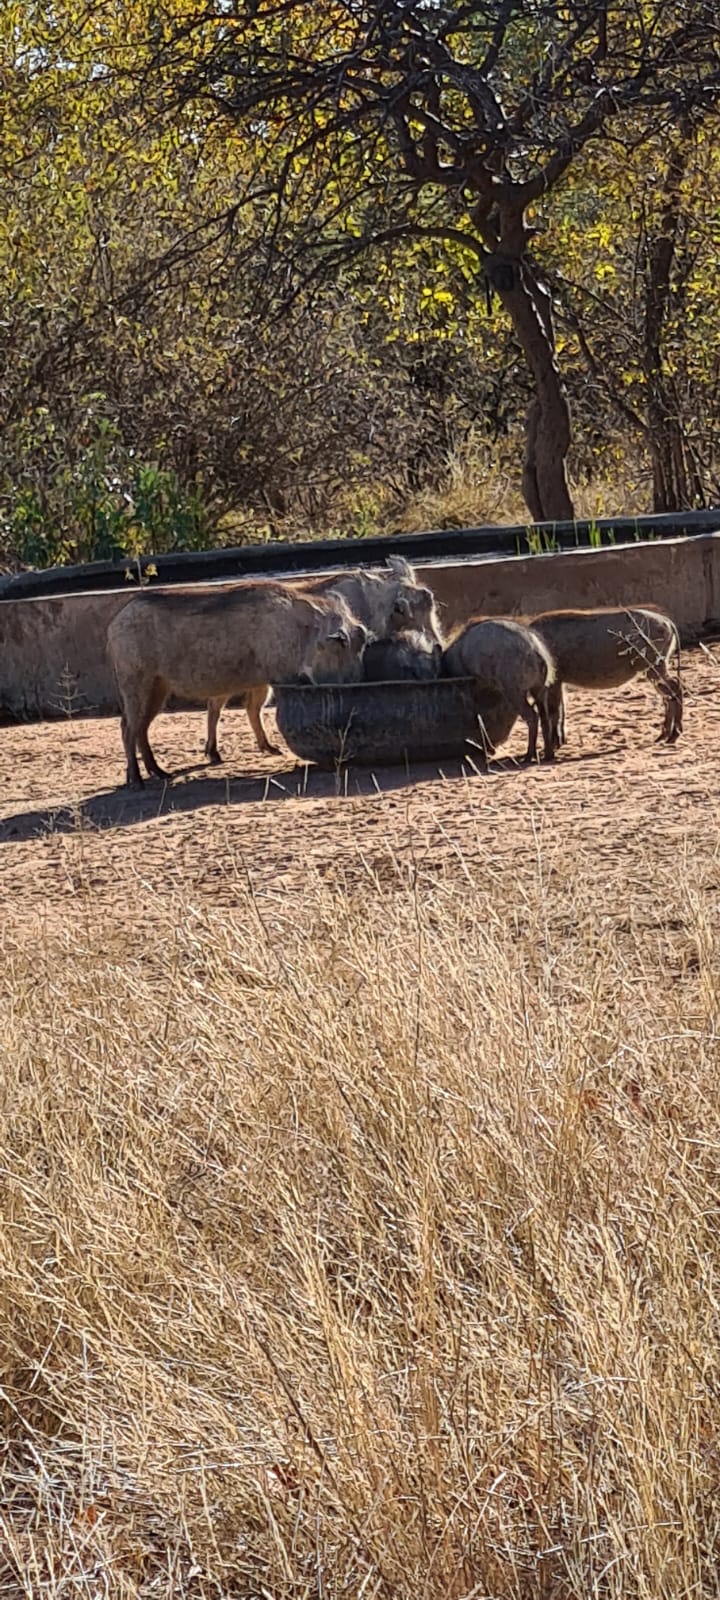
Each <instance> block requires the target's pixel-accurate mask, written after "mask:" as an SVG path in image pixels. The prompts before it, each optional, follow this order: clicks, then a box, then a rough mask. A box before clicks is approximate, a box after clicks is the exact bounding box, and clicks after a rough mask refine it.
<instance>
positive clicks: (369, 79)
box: [143, 0, 720, 520]
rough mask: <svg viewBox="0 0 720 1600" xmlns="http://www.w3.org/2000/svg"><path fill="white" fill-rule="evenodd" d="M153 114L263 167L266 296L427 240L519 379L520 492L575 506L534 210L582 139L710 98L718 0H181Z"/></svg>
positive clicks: (662, 119)
mask: <svg viewBox="0 0 720 1600" xmlns="http://www.w3.org/2000/svg"><path fill="white" fill-rule="evenodd" d="M153 82H154V83H156V84H159V85H160V88H161V95H162V97H163V104H164V106H165V108H166V109H167V106H168V104H169V103H170V104H174V105H175V106H177V105H178V104H181V105H183V106H187V105H188V104H195V105H199V106H201V107H202V108H203V112H204V114H205V115H206V116H207V118H208V120H209V121H212V119H213V117H216V118H217V117H219V118H221V119H225V120H226V121H227V122H228V123H229V124H232V125H234V126H235V127H236V128H237V129H238V131H239V132H241V134H242V137H243V139H244V140H245V141H246V143H247V146H248V148H252V149H253V150H254V152H255V158H256V160H257V161H258V163H261V164H262V165H263V168H264V171H265V174H266V175H267V173H268V171H269V169H270V167H273V168H274V179H273V197H272V203H269V204H268V205H267V207H266V210H265V219H264V246H265V250H266V265H265V279H264V284H265V287H267V285H268V283H269V282H271V281H273V282H274V283H275V284H277V282H278V281H279V282H281V283H282V284H283V285H284V287H285V289H286V291H287V292H288V293H290V294H291V293H297V292H298V287H299V285H301V284H305V283H307V281H308V279H311V278H312V276H313V275H314V274H316V273H319V272H327V271H331V270H336V269H337V268H338V266H339V265H340V264H341V263H344V262H347V261H348V259H349V258H351V257H352V256H353V255H356V254H357V253H358V252H360V251H365V250H367V249H370V248H373V247H374V248H376V249H378V248H394V247H396V246H397V245H398V243H399V242H400V241H405V242H407V241H408V240H418V239H434V240H437V241H439V242H440V243H441V244H442V245H443V246H444V248H445V249H446V250H447V252H448V254H449V256H450V257H451V258H452V260H453V261H454V262H455V264H456V268H457V270H458V271H459V272H464V273H465V275H466V276H467V275H470V274H472V275H474V277H475V281H476V282H477V281H478V275H479V274H481V275H482V283H481V285H480V288H481V292H482V293H484V294H486V295H487V298H488V302H490V300H491V299H492V298H493V297H494V296H496V297H497V299H498V300H499V301H500V302H501V304H502V306H503V307H504V309H505V311H506V312H507V314H508V316H509V318H510V320H511V322H512V326H513V328H514V331H515V334H516V336H517V339H518V341H519V343H520V345H521V347H522V350H523V352H524V356H525V359H526V361H527V364H528V367H529V369H530V373H531V375H532V380H533V385H534V395H533V399H532V403H531V405H530V409H529V413H528V418H527V437H526V451H525V462H524V470H523V492H524V495H525V498H526V501H527V504H528V507H529V509H530V512H531V514H532V516H533V518H535V519H536V520H545V519H559V518H564V517H570V516H572V514H573V506H572V501H571V497H570V493H569V489H568V483H567V476H566V459H567V454H568V449H569V445H570V415H569V407H568V401H567V396H566V392H565V386H564V383H563V378H562V374H561V372H560V369H559V366H558V360H557V351H556V341H555V333H554V326H553V306H552V298H551V294H550V292H549V289H548V287H547V284H546V282H545V281H544V279H543V275H542V273H541V271H540V268H539V265H538V257H537V251H536V244H535V241H536V233H535V228H534V226H533V222H534V218H533V209H534V208H537V207H538V206H539V205H540V204H541V203H542V206H543V208H545V209H546V210H547V207H548V205H549V204H550V203H551V202H552V201H553V199H554V197H555V194H556V191H558V190H559V189H560V186H561V185H562V184H563V181H564V180H566V178H567V175H568V173H569V172H570V170H571V169H572V168H573V166H574V165H576V164H577V163H578V162H579V161H580V160H581V158H582V157H583V153H584V152H585V151H586V149H587V148H588V147H589V146H590V145H591V143H593V142H595V143H597V142H599V141H606V140H608V139H609V136H610V134H611V132H612V131H613V130H614V129H616V128H618V127H621V128H625V127H628V126H629V125H632V129H633V136H634V138H635V139H636V140H638V141H642V140H643V139H645V138H647V137H648V136H649V134H650V133H651V132H655V133H658V131H662V130H666V131H667V130H674V129H679V128H681V127H682V126H685V125H686V124H687V123H688V120H689V119H692V116H693V115H694V114H695V113H696V112H697V111H706V112H707V111H710V110H713V109H714V108H715V107H716V105H717V100H718V90H719V88H720V22H719V21H718V20H717V18H716V5H715V0H677V3H673V0H666V3H665V4H663V6H661V7H660V6H657V5H656V4H654V3H652V0H601V3H597V0H592V3H590V0H453V3H450V0H375V3H372V4H369V3H366V0H228V3H227V4H223V5H221V6H219V7H217V8H214V9H213V8H211V9H210V10H208V8H207V7H205V6H204V5H203V6H200V5H195V4H193V3H192V0H190V3H189V4H187V5H185V6H184V7H183V10H182V17H181V20H180V21H179V22H178V23H177V25H176V26H167V27H166V28H165V30H164V33H163V38H162V40H161V43H160V44H159V46H158V48H157V49H156V50H155V52H154V54H153V56H152V59H151V60H150V62H149V63H148V65H147V68H144V69H143V85H144V89H145V91H146V92H147V91H148V86H149V85H151V84H152V83H153Z"/></svg>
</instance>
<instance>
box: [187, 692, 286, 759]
mask: <svg viewBox="0 0 720 1600" xmlns="http://www.w3.org/2000/svg"><path fill="white" fill-rule="evenodd" d="M266 699H267V684H265V683H262V684H260V685H258V686H257V687H255V688H253V689H248V690H247V692H246V694H245V695H244V696H243V705H244V707H245V710H246V711H247V715H248V722H249V723H250V727H251V728H252V731H253V733H254V735H255V743H256V745H257V747H258V750H261V751H262V754H263V755H265V756H279V754H280V751H279V749H278V747H277V745H276V744H271V743H270V740H269V739H268V737H267V734H266V732H265V729H264V727H263V723H262V716H261V712H262V708H263V706H264V704H265V701H266ZM226 705H227V700H208V715H207V739H206V741H205V755H206V756H207V757H208V759H209V761H210V765H211V766H212V767H218V766H220V763H221V762H222V756H221V754H220V751H219V750H218V742H217V730H218V723H219V721H220V716H221V714H222V712H223V710H224V708H225V706H226Z"/></svg>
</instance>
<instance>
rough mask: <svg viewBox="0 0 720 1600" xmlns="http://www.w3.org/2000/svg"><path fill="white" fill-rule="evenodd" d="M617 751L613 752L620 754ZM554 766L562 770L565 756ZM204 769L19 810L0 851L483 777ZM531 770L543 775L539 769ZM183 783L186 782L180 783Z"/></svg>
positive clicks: (5, 827)
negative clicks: (97, 832) (44, 839)
mask: <svg viewBox="0 0 720 1600" xmlns="http://www.w3.org/2000/svg"><path fill="white" fill-rule="evenodd" d="M620 748H621V746H618V747H617V749H620ZM614 753H615V750H614V749H613V750H608V749H607V748H605V749H603V750H598V751H592V752H589V753H588V754H586V755H579V756H574V757H572V758H571V764H573V765H574V764H575V763H576V762H580V761H599V760H601V759H603V758H604V757H606V756H608V755H612V754H614ZM558 765H563V766H565V765H568V757H567V755H564V756H563V757H562V758H561V761H560V762H559V763H558ZM209 770H210V769H209V768H208V767H207V766H206V765H205V763H204V762H203V763H196V764H194V765H192V766H186V767H180V768H176V769H175V770H174V772H173V775H172V779H173V781H172V782H170V783H161V782H158V781H156V780H152V781H148V782H147V783H146V784H145V785H144V787H143V788H142V789H127V788H125V786H124V785H123V786H122V787H120V788H117V789H104V790H100V791H98V793H97V794H92V795H88V796H87V797H86V798H84V799H82V800H79V801H77V803H74V802H72V801H69V802H68V803H66V804H59V805H55V806H40V807H37V808H36V809H34V810H28V811H18V812H15V813H14V814H13V815H11V816H8V817H5V818H3V819H2V821H0V845H2V844H16V843H18V841H20V840H23V839H32V838H36V837H38V836H39V835H42V834H46V833H55V834H57V833H78V832H80V831H82V830H83V829H85V828H89V829H95V828H97V829H105V828H128V827H134V826H135V825H136V824H138V823H143V822H149V821H151V820H152V819H153V818H156V817H161V816H167V815H172V814H177V813H181V812H188V811H199V810H202V809H203V808H204V807H205V806H209V805H213V804H214V805H226V806H237V805H239V806H245V805H257V804H258V803H260V804H265V803H269V802H275V803H277V802H278V801H283V800H322V799H332V798H340V799H342V798H346V797H347V798H351V799H352V798H358V797H362V796H372V795H377V794H387V793H392V792H394V791H397V790H403V789H408V788H413V787H414V786H415V785H416V784H420V783H428V782H437V780H438V779H446V780H448V781H451V780H457V779H466V780H474V779H476V778H479V779H482V777H483V776H484V774H482V773H481V772H480V771H479V769H478V768H477V767H476V766H475V765H474V764H473V763H471V762H468V761H462V760H453V761H446V762H440V763H437V762H418V763H416V764H414V765H408V766H400V765H398V766H393V767H377V768H371V767H348V768H345V769H341V770H339V771H326V770H324V769H322V768H320V767H313V766H309V765H306V764H305V763H302V762H298V763H295V764H293V765H292V766H291V765H288V766H286V767H282V768H279V769H278V768H274V769H273V770H272V771H269V772H268V771H262V772H261V771H248V772H244V773H242V774H241V775H233V776H231V775H230V774H229V773H228V774H223V775H222V776H220V775H218V774H217V773H216V772H214V773H213V776H212V777H210V776H208V773H209ZM527 770H528V769H527V768H526V767H525V766H523V764H522V763H521V762H519V761H517V760H516V759H515V758H514V757H513V756H505V757H502V758H499V759H498V758H496V759H495V760H494V761H491V762H490V764H489V768H488V772H489V775H493V774H503V775H504V776H506V777H518V778H520V777H522V776H524V775H525V773H526V772H527ZM537 770H541V768H538V769H537ZM183 780H184V781H183Z"/></svg>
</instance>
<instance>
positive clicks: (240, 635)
mask: <svg viewBox="0 0 720 1600" xmlns="http://www.w3.org/2000/svg"><path fill="white" fill-rule="evenodd" d="M107 637H108V651H109V655H110V660H111V662H112V666H113V668H114V671H115V677H116V680H117V686H118V692H119V695H120V701H121V707H122V718H121V727H122V736H123V744H124V746H125V755H126V758H127V781H128V783H129V784H132V785H136V784H140V783H142V778H141V776H140V768H139V766H138V760H137V754H136V749H137V747H139V749H140V754H141V756H142V758H143V761H144V763H145V766H146V768H147V770H148V773H149V774H150V775H151V776H152V777H156V778H164V777H166V776H167V774H166V773H164V772H163V771H162V769H161V767H159V766H158V763H157V761H156V760H155V756H154V755H153V752H152V749H151V748H150V743H149V740H148V729H149V727H150V723H151V722H152V720H153V718H154V717H156V716H157V715H158V713H159V712H160V711H161V710H162V707H163V706H164V704H165V701H166V699H167V696H168V695H169V694H175V695H178V696H179V697H180V698H181V699H185V700H210V699H213V698H215V697H220V696H222V698H223V699H228V698H229V697H230V696H231V695H233V694H247V693H248V692H252V691H253V690H255V689H259V688H260V687H262V688H263V690H265V689H266V686H267V685H268V684H270V683H282V682H287V681H289V680H292V679H296V678H298V677H304V678H307V679H309V680H310V681H314V680H315V676H316V674H317V677H318V678H319V679H320V680H321V681H322V680H323V679H324V678H338V677H344V678H348V679H352V678H360V677H362V653H363V650H364V648H365V643H366V640H367V630H366V629H365V628H364V627H363V626H362V624H360V623H358V622H357V619H356V618H355V617H353V615H352V613H351V611H350V610H349V607H348V606H347V605H346V603H345V601H344V600H343V599H342V597H341V596H340V595H328V596H322V595H317V596H315V597H312V598H311V597H310V596H309V595H306V594H301V593H293V591H292V590H290V589H288V588H287V586H286V585H285V584H282V583H248V584H245V585H243V586H242V587H238V588H237V589H231V590H226V591H225V592H224V593H220V594H210V595H208V594H204V595H198V594H194V593H192V592H191V591H188V590H186V591H185V592H184V593H174V594H173V593H169V594H168V593H166V594H145V595H138V597H137V598H136V599H133V600H131V601H129V603H128V604H127V605H126V606H124V607H123V610H122V611H119V612H118V613H117V615H116V616H115V617H114V618H113V620H112V622H111V623H110V627H109V628H108V636H107Z"/></svg>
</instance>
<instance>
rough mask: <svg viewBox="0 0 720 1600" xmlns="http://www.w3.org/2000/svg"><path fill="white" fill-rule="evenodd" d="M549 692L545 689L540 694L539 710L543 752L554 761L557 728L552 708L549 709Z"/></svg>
mask: <svg viewBox="0 0 720 1600" xmlns="http://www.w3.org/2000/svg"><path fill="white" fill-rule="evenodd" d="M548 694H549V691H548V690H547V689H545V690H544V692H543V693H542V694H541V695H538V699H537V707H538V711H539V712H540V726H541V728H542V736H543V753H544V756H545V760H546V761H554V760H555V729H554V727H553V721H552V717H551V715H550V709H549V706H548Z"/></svg>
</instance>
